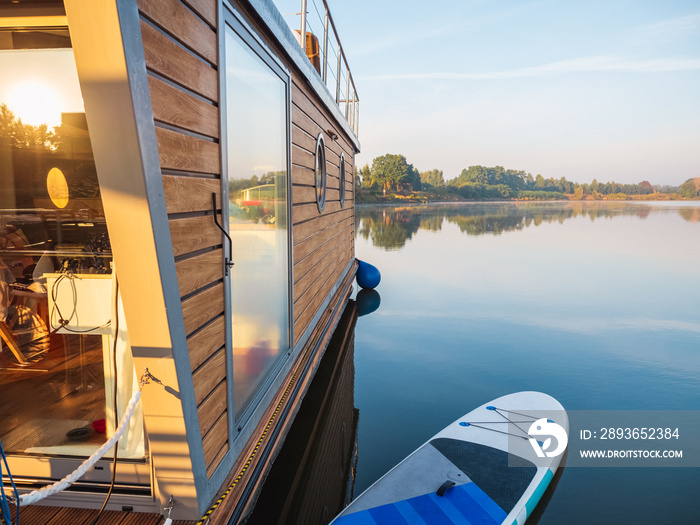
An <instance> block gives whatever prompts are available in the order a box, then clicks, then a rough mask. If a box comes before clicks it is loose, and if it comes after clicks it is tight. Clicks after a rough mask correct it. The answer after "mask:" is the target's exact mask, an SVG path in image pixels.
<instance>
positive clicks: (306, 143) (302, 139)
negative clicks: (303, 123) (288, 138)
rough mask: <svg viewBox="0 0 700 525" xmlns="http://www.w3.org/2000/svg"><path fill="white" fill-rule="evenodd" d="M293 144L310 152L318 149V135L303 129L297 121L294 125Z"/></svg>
mask: <svg viewBox="0 0 700 525" xmlns="http://www.w3.org/2000/svg"><path fill="white" fill-rule="evenodd" d="M292 144H295V145H297V146H299V147H300V148H302V149H305V150H306V151H309V152H315V151H316V137H312V136H311V135H310V134H309V133H308V132H307V131H305V130H303V129H301V128H300V127H299V126H297V125H296V124H295V123H294V124H293V126H292Z"/></svg>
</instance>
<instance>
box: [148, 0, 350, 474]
mask: <svg viewBox="0 0 700 525" xmlns="http://www.w3.org/2000/svg"><path fill="white" fill-rule="evenodd" d="M138 2H139V9H140V13H141V31H142V37H143V44H144V55H145V59H146V67H147V70H148V73H149V88H150V92H151V104H152V107H153V116H154V120H155V123H156V138H157V141H158V150H159V158H160V164H161V171H162V176H163V190H164V196H165V202H166V208H167V212H168V216H169V222H170V233H171V238H172V245H173V254H174V256H175V264H176V270H177V277H178V286H179V291H180V296H181V298H182V309H183V316H184V319H183V322H184V327H185V332H186V334H187V344H188V352H189V355H190V365H191V369H192V377H193V383H194V389H195V397H196V401H197V405H198V409H197V410H198V414H199V423H200V432H201V435H202V440H203V448H204V456H205V460H206V464H207V472H208V474H209V476H211V474H212V473H213V472H214V471H215V470H216V467H217V466H218V465H219V463H220V461H221V459H223V457H224V456H225V454H226V452H227V451H228V450H229V439H230V436H229V435H228V423H227V421H228V410H229V407H227V403H226V400H227V396H226V392H227V381H229V380H230V378H227V377H226V367H225V364H226V359H227V356H226V352H225V334H226V332H225V326H226V319H225V313H224V284H223V283H224V275H223V260H222V259H223V240H222V235H221V233H220V232H219V230H218V229H217V227H216V225H215V224H214V220H213V217H212V212H211V208H212V201H211V198H212V197H211V195H212V193H214V194H215V195H216V199H217V203H219V204H218V207H219V208H220V207H221V174H222V170H221V164H220V159H221V145H220V142H219V139H220V131H219V126H220V124H219V122H220V114H219V104H218V98H219V84H220V78H219V56H218V35H217V28H216V24H217V5H218V2H217V0H138ZM252 25H254V22H253V23H252ZM259 29H260V28H258V30H259ZM259 32H260V36H261V37H262V39H263V40H265V41H266V42H267V45H268V46H269V47H270V49H275V44H274V43H273V42H272V41H271V40H269V38H268V35H266V33H265V31H259ZM282 60H283V61H284V62H286V64H287V67H288V68H289V69H290V70H291V71H292V85H291V96H292V106H291V108H290V112H291V118H292V127H291V129H292V134H291V137H290V139H291V144H290V155H291V162H292V173H291V184H292V192H291V195H290V204H291V206H292V210H291V215H292V239H293V240H292V244H293V247H292V254H293V255H292V257H293V283H292V289H293V297H292V302H293V305H294V334H295V337H294V344H295V345H297V344H298V343H299V342H300V341H302V338H303V337H304V335H305V334H308V332H309V329H310V328H311V323H312V322H313V320H314V319H318V318H321V319H323V318H325V316H324V315H322V314H323V312H321V307H322V306H323V304H324V303H325V302H326V301H327V300H328V299H329V298H330V296H331V292H332V291H333V288H334V286H335V285H336V284H337V283H338V281H339V280H340V279H342V278H343V271H344V270H345V269H346V268H347V267H348V265H349V264H350V262H351V261H352V260H353V258H354V220H353V216H354V212H353V206H354V194H353V190H354V184H353V171H354V155H355V153H356V152H355V151H354V147H353V146H352V142H351V141H350V140H349V138H348V137H346V136H345V135H344V133H343V132H342V131H341V129H340V126H338V125H337V124H336V123H335V122H334V119H333V118H332V117H331V116H330V114H329V113H328V112H327V111H326V110H325V109H323V105H322V104H321V103H320V101H319V100H318V99H317V97H316V95H314V94H313V92H312V91H311V90H310V88H309V87H308V86H307V84H306V83H305V81H304V80H303V79H302V78H301V77H300V76H299V75H298V74H297V73H296V72H294V69H293V67H292V66H291V63H290V62H288V61H286V59H285V58H282ZM319 133H323V134H324V138H325V143H326V150H327V151H326V170H327V192H326V205H325V209H324V210H323V212H322V213H319V211H318V208H317V205H316V192H315V177H314V166H315V146H316V138H317V136H318V134H319ZM332 135H333V136H337V138H336V140H333V139H331V136H332ZM341 154H342V155H344V158H345V169H346V173H345V179H346V185H345V188H346V190H345V205H344V206H342V207H341V205H340V174H339V166H340V156H341ZM314 328H317V327H314Z"/></svg>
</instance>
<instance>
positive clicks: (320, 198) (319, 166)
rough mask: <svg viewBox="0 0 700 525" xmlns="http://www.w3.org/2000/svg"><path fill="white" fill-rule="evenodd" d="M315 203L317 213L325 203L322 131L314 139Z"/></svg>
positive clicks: (324, 144)
mask: <svg viewBox="0 0 700 525" xmlns="http://www.w3.org/2000/svg"><path fill="white" fill-rule="evenodd" d="M316 204H317V205H318V211H319V213H320V212H322V211H323V207H324V206H325V205H326V143H325V141H324V140H323V133H319V134H318V138H317V139H316Z"/></svg>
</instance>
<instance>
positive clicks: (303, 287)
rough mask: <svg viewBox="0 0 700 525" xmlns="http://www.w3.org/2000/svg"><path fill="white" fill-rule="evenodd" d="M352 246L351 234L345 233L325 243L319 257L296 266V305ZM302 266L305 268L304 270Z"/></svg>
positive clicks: (310, 258)
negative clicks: (326, 270) (329, 267)
mask: <svg viewBox="0 0 700 525" xmlns="http://www.w3.org/2000/svg"><path fill="white" fill-rule="evenodd" d="M350 245H351V239H350V232H345V234H344V235H341V236H339V237H335V238H333V240H332V241H330V242H327V243H325V244H324V245H323V246H322V247H321V248H319V253H318V254H317V257H316V256H313V257H306V258H305V259H303V261H302V262H300V263H299V264H297V265H295V266H294V269H295V271H294V279H295V283H294V302H295V303H297V302H298V300H299V299H301V298H302V297H303V295H304V294H305V293H306V292H308V291H309V290H312V289H313V288H314V284H315V283H317V282H318V279H319V277H320V276H321V275H322V274H323V272H324V270H325V269H326V268H327V267H328V266H330V265H331V264H332V262H333V261H334V260H336V259H337V258H339V257H341V256H342V254H343V253H345V252H346V251H347V247H348V246H350ZM314 255H316V254H314ZM306 261H308V263H306V264H303V263H305V262H306ZM302 266H304V268H303V269H302ZM297 268H299V275H298V274H297V271H296V269H297Z"/></svg>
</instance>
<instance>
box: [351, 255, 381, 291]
mask: <svg viewBox="0 0 700 525" xmlns="http://www.w3.org/2000/svg"><path fill="white" fill-rule="evenodd" d="M357 262H358V263H359V267H358V268H357V276H356V279H357V284H359V285H360V286H361V287H362V288H376V287H377V286H378V285H379V281H381V280H382V275H381V274H380V273H379V270H378V269H377V267H376V266H372V265H371V264H369V263H366V262H364V261H360V260H359V259H358V261H357Z"/></svg>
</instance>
